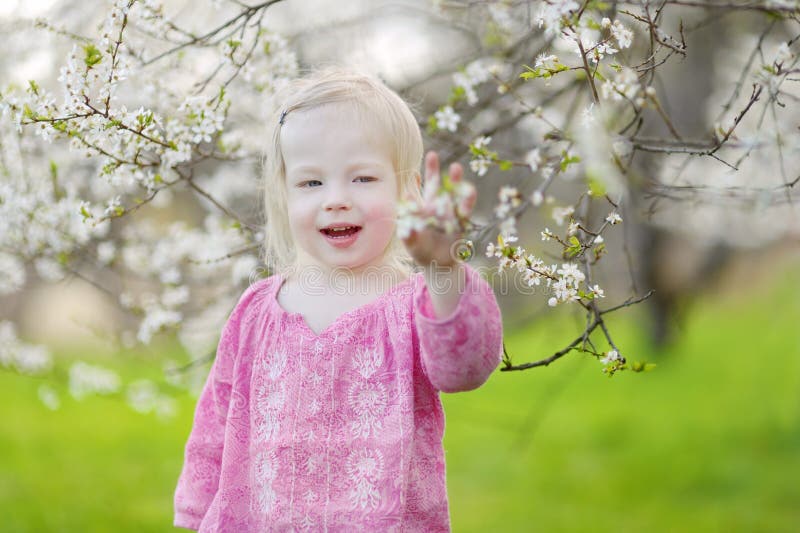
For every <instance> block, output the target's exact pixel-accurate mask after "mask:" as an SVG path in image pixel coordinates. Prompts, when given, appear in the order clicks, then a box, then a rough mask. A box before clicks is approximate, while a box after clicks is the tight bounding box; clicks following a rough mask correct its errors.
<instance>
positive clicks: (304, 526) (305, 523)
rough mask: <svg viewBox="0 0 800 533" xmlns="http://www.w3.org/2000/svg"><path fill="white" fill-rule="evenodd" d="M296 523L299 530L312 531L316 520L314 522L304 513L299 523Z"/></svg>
mask: <svg viewBox="0 0 800 533" xmlns="http://www.w3.org/2000/svg"><path fill="white" fill-rule="evenodd" d="M297 525H298V527H299V528H300V531H313V530H314V526H315V525H316V522H314V520H312V518H311V517H310V516H308V515H305V516H304V517H303V519H302V520H300V523H299V524H297Z"/></svg>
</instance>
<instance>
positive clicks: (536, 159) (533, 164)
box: [525, 148, 542, 172]
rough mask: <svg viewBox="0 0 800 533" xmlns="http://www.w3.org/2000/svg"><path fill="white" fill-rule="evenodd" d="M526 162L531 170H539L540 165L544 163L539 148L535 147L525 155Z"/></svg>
mask: <svg viewBox="0 0 800 533" xmlns="http://www.w3.org/2000/svg"><path fill="white" fill-rule="evenodd" d="M525 164H526V165H528V166H529V167H530V168H531V172H536V171H537V170H539V165H541V164H542V156H541V154H540V153H539V149H538V148H534V149H533V150H531V151H530V152H528V153H527V154H526V155H525Z"/></svg>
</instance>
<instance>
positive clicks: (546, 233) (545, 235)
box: [542, 228, 553, 241]
mask: <svg viewBox="0 0 800 533" xmlns="http://www.w3.org/2000/svg"><path fill="white" fill-rule="evenodd" d="M552 237H553V234H552V233H551V232H550V229H549V228H544V231H543V232H542V240H543V241H549V240H550V239H551V238H552Z"/></svg>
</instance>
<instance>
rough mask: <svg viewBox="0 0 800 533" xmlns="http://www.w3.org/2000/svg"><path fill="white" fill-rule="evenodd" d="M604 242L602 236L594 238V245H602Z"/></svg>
mask: <svg viewBox="0 0 800 533" xmlns="http://www.w3.org/2000/svg"><path fill="white" fill-rule="evenodd" d="M604 241H605V239H603V236H602V235H598V236H597V237H595V238H594V243H595V244H602V243H603V242H604Z"/></svg>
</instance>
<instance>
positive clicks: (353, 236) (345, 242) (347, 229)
mask: <svg viewBox="0 0 800 533" xmlns="http://www.w3.org/2000/svg"><path fill="white" fill-rule="evenodd" d="M319 231H320V233H322V234H323V235H324V236H325V240H326V241H328V243H329V244H331V245H333V246H335V247H336V248H347V247H348V246H350V245H352V244H353V243H354V242H356V240H357V239H358V235H359V233H360V232H361V226H340V227H336V228H323V229H321V230H319Z"/></svg>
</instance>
